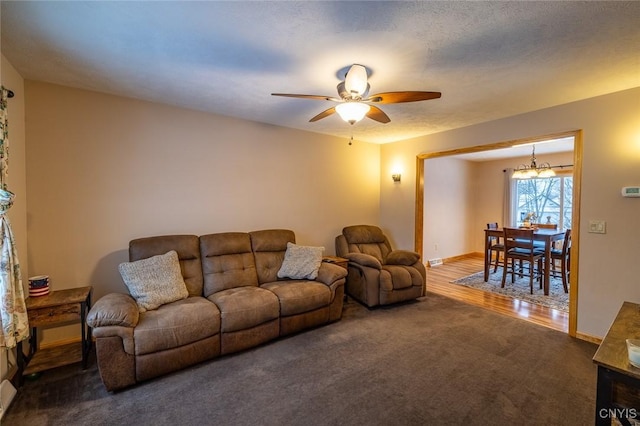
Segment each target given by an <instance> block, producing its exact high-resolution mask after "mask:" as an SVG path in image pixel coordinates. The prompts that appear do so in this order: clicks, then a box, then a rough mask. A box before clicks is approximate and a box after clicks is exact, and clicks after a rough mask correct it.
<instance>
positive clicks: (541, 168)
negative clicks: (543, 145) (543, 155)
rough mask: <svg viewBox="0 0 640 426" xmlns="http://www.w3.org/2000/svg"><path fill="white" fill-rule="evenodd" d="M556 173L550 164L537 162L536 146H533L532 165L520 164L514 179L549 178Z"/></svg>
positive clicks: (514, 173)
mask: <svg viewBox="0 0 640 426" xmlns="http://www.w3.org/2000/svg"><path fill="white" fill-rule="evenodd" d="M555 175H556V173H555V172H554V171H553V169H552V168H551V165H550V164H549V163H540V164H538V163H537V162H536V146H535V145H533V152H532V153H531V164H529V165H526V164H520V165H519V166H518V168H517V169H516V170H515V171H514V172H513V175H512V177H513V178H517V179H532V178H547V177H552V176H555Z"/></svg>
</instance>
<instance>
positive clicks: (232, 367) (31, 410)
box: [2, 293, 596, 426]
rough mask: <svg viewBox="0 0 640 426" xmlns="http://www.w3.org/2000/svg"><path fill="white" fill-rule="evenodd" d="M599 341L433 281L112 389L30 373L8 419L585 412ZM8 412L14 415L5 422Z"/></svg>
mask: <svg viewBox="0 0 640 426" xmlns="http://www.w3.org/2000/svg"><path fill="white" fill-rule="evenodd" d="M595 350H596V345H593V344H590V343H587V342H583V341H580V340H576V339H572V338H570V337H568V336H567V335H565V334H562V333H560V332H557V331H553V330H550V329H547V328H544V327H540V326H536V325H533V324H530V323H527V322H524V321H522V320H518V319H513V318H510V317H506V316H503V315H500V314H497V313H493V312H490V311H487V310H484V309H481V308H478V307H474V306H470V305H466V304H463V303H461V302H457V301H454V300H451V299H448V298H446V297H443V296H438V295H434V294H431V293H429V294H428V296H427V297H425V298H423V299H420V300H419V301H416V302H413V303H408V304H401V305H396V306H393V307H391V308H383V309H374V310H368V309H366V308H364V307H362V306H361V305H359V304H357V303H356V302H353V301H350V302H349V303H347V304H346V305H345V310H344V317H343V319H342V320H341V321H339V322H337V323H334V324H330V325H327V326H324V327H320V328H317V329H314V330H310V331H307V332H305V333H301V334H298V335H295V336H292V337H289V338H286V339H281V340H277V341H274V342H271V343H269V344H266V345H263V346H261V347H258V348H254V349H251V350H248V351H245V352H243V353H239V354H234V355H230V356H225V357H222V358H219V359H217V360H213V361H209V362H205V363H203V364H200V365H197V366H195V367H192V368H189V369H186V370H183V371H180V372H177V373H174V374H171V375H168V376H165V377H161V378H158V379H155V380H152V381H149V382H145V383H142V384H140V385H137V386H135V387H133V388H130V389H127V390H124V391H120V392H117V393H109V392H107V391H105V389H104V387H103V386H102V384H101V382H100V379H99V376H98V373H97V369H96V366H95V362H93V363H92V365H91V366H90V367H89V368H88V369H87V370H86V371H84V372H83V371H81V369H80V367H79V365H73V366H68V367H63V368H59V369H57V370H52V371H50V372H46V373H44V374H43V375H42V376H41V377H40V378H39V379H37V380H31V381H26V382H25V385H24V386H23V387H22V388H21V389H20V391H19V394H18V396H17V397H16V399H15V400H14V402H13V404H12V405H11V407H10V408H9V410H8V412H7V414H6V416H5V419H4V421H3V423H2V424H3V425H5V424H6V425H30V426H38V425H128V424H136V425H175V424H180V425H209V424H211V425H213V424H220V425H426V424H430V425H443V424H447V425H488V424H492V425H551V424H553V425H572V426H573V425H587V424H593V416H594V410H595V408H594V407H595V389H596V368H595V366H594V365H593V363H592V361H591V358H592V356H593V354H594V353H595ZM5 422H6V423H5Z"/></svg>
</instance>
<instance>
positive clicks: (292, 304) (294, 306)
mask: <svg viewBox="0 0 640 426" xmlns="http://www.w3.org/2000/svg"><path fill="white" fill-rule="evenodd" d="M261 288H264V289H267V290H269V291H272V292H274V293H275V294H276V295H277V296H278V300H279V301H280V314H281V315H282V316H290V315H297V314H301V313H305V312H310V311H314V310H316V309H320V308H324V307H327V306H329V304H330V303H331V289H330V288H329V287H327V286H326V285H324V284H321V283H318V282H314V281H276V282H273V283H267V284H263V285H262V286H261Z"/></svg>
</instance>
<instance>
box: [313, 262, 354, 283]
mask: <svg viewBox="0 0 640 426" xmlns="http://www.w3.org/2000/svg"><path fill="white" fill-rule="evenodd" d="M346 276H347V270H346V269H344V268H342V267H340V266H338V265H333V264H331V263H326V262H322V263H321V264H320V269H318V276H317V277H316V281H319V282H321V283H323V284H326V285H328V286H331V285H332V284H333V283H335V282H336V281H339V280H341V279H343V278H344V277H346Z"/></svg>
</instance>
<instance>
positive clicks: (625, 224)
mask: <svg viewBox="0 0 640 426" xmlns="http://www.w3.org/2000/svg"><path fill="white" fill-rule="evenodd" d="M578 129H582V130H583V142H584V149H583V178H582V202H581V205H580V206H579V209H580V213H579V214H580V218H581V227H580V229H579V231H578V232H579V238H580V267H579V295H578V324H577V327H578V332H579V333H584V334H587V335H592V336H598V337H602V336H604V334H605V333H606V331H607V329H608V328H609V325H610V324H611V322H612V321H613V319H614V318H615V315H616V313H617V311H618V309H619V308H620V305H621V304H622V302H623V301H624V300H630V301H634V302H640V284H639V281H638V277H639V276H640V262H638V260H637V257H638V253H640V228H639V227H638V226H637V218H638V217H639V215H640V199H629V198H623V197H621V195H620V189H621V188H622V187H623V186H625V185H640V172H639V170H640V88H635V89H631V90H625V91H622V92H618V93H613V94H609V95H605V96H599V97H596V98H591V99H587V100H584V101H579V102H574V103H570V104H565V105H560V106H556V107H552V108H547V109H544V110H540V111H535V112H531V113H527V114H522V115H518V116H514V117H509V118H505V119H501V120H496V121H492V122H488V123H483V124H478V125H474V126H469V127H465V128H460V129H456V130H451V131H448V132H442V133H438V134H434V135H429V136H424V137H420V138H415V139H411V140H407V141H402V142H397V143H392V144H387V145H383V146H382V147H381V159H380V161H381V171H382V174H383V175H384V174H385V173H386V172H385V169H387V168H388V167H390V164H391V163H402V164H405V165H406V166H407V170H406V171H405V175H406V180H405V178H404V176H403V187H402V191H401V192H402V193H401V194H399V193H397V191H390V188H389V187H388V186H387V185H381V194H380V195H381V201H380V205H381V224H382V225H383V226H385V227H386V228H387V229H389V231H390V232H391V233H392V234H393V235H395V237H396V239H397V240H398V241H399V243H400V244H404V245H412V244H413V241H414V240H413V239H414V235H413V234H414V229H415V227H414V220H413V214H414V206H415V161H416V155H418V154H420V153H430V152H438V151H446V150H449V149H454V148H460V147H470V146H477V145H486V144H490V143H495V142H503V141H509V140H516V139H522V138H527V137H533V136H543V135H549V134H554V133H559V132H565V131H571V130H578ZM409 167H410V168H409ZM382 182H384V179H382ZM405 183H406V185H405ZM398 210H403V211H405V212H406V214H405V215H404V217H403V218H404V220H397V216H398V215H397V213H396V212H397V211H398ZM593 219H599V220H605V221H606V222H607V233H606V234H604V235H601V234H591V233H588V232H587V228H588V223H589V220H593Z"/></svg>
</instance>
